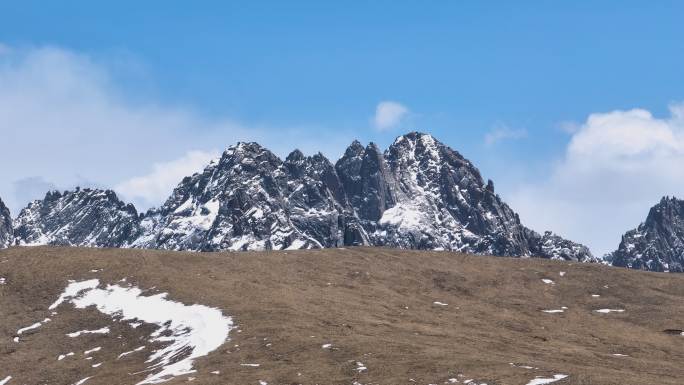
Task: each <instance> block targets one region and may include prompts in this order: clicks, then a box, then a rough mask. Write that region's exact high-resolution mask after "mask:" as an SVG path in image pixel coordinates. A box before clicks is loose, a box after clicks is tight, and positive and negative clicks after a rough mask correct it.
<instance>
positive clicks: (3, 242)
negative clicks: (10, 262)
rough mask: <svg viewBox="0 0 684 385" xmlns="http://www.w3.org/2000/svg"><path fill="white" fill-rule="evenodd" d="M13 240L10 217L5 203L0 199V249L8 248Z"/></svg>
mask: <svg viewBox="0 0 684 385" xmlns="http://www.w3.org/2000/svg"><path fill="white" fill-rule="evenodd" d="M13 240H14V231H13V228H12V217H11V216H10V211H9V209H8V208H7V206H5V203H4V202H3V201H2V199H0V249H2V248H5V247H8V246H9V245H11V244H12V242H13Z"/></svg>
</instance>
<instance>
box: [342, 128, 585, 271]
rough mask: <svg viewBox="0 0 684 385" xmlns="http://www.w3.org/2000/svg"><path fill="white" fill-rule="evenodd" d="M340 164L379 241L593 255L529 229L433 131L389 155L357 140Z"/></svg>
mask: <svg viewBox="0 0 684 385" xmlns="http://www.w3.org/2000/svg"><path fill="white" fill-rule="evenodd" d="M336 168H337V172H338V174H339V175H340V178H341V179H342V181H343V182H344V185H345V188H346V191H347V194H348V197H349V201H350V202H351V204H352V207H353V208H354V210H355V213H356V215H357V216H358V217H359V219H360V220H361V224H362V225H363V226H364V229H365V230H366V233H367V234H368V235H369V238H370V243H371V244H373V245H380V246H391V247H401V248H411V249H446V250H459V251H464V252H469V253H477V254H493V255H505V256H538V257H544V258H562V259H572V260H581V261H584V260H592V259H593V257H592V256H591V253H590V252H589V250H588V249H587V248H586V247H584V246H582V245H578V244H575V243H573V242H570V241H567V240H564V239H562V238H560V237H558V236H553V235H552V234H550V233H547V234H545V235H544V236H543V237H542V236H540V235H539V234H537V233H535V232H534V231H531V230H529V229H527V228H526V227H524V226H523V225H522V224H521V223H520V219H519V217H518V215H517V214H516V213H515V212H513V210H511V209H510V208H509V207H508V205H506V204H505V203H504V202H503V201H502V200H501V198H500V197H499V196H498V195H496V194H495V193H494V184H493V183H492V181H488V182H487V183H486V184H485V182H484V181H483V179H482V176H481V175H480V172H479V171H478V170H477V168H475V166H473V164H472V163H471V162H470V161H468V160H467V159H465V158H464V157H463V156H462V155H461V154H459V153H458V152H456V151H454V150H452V149H451V148H449V147H447V146H445V145H444V144H442V143H440V142H439V141H437V140H435V139H434V138H433V137H432V136H430V135H427V134H421V133H416V132H413V133H409V134H407V135H404V136H400V137H399V138H397V139H396V140H395V142H394V143H393V144H392V145H391V146H390V147H389V149H388V150H387V151H385V153H384V154H383V153H381V152H380V151H379V150H378V148H377V146H375V145H374V144H372V143H371V144H370V145H368V146H367V147H366V148H363V146H361V144H360V143H358V142H354V143H352V145H351V146H350V147H349V148H348V149H347V151H346V152H345V154H344V156H343V157H342V158H341V159H340V160H339V161H338V162H337V167H336Z"/></svg>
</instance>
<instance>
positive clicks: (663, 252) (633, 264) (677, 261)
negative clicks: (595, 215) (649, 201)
mask: <svg viewBox="0 0 684 385" xmlns="http://www.w3.org/2000/svg"><path fill="white" fill-rule="evenodd" d="M606 260H608V261H609V262H611V263H612V264H613V265H614V266H622V267H629V268H632V269H641V270H651V271H670V272H677V273H681V272H684V200H679V199H676V198H674V197H672V198H669V197H664V198H662V199H661V200H660V202H659V203H658V204H656V205H655V206H653V207H651V209H650V211H649V212H648V216H647V217H646V221H645V222H643V223H641V224H640V225H639V227H637V228H636V229H633V230H630V231H628V232H627V233H625V234H624V235H623V236H622V241H620V245H619V246H618V249H617V250H616V251H614V252H613V253H611V254H609V255H608V256H607V257H606Z"/></svg>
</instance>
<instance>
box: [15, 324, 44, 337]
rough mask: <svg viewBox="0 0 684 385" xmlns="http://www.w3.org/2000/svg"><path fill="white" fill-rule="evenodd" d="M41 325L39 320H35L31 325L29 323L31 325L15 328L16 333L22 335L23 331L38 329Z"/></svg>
mask: <svg viewBox="0 0 684 385" xmlns="http://www.w3.org/2000/svg"><path fill="white" fill-rule="evenodd" d="M41 325H42V324H41V323H40V322H36V323H34V324H33V325H31V326H27V327H25V328H21V329H19V330H17V335H22V334H23V333H24V332H27V331H29V330H33V329H38V328H39V327H40V326H41Z"/></svg>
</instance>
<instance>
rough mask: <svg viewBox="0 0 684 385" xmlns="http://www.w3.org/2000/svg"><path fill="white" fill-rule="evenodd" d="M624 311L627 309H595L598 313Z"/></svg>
mask: <svg viewBox="0 0 684 385" xmlns="http://www.w3.org/2000/svg"><path fill="white" fill-rule="evenodd" d="M624 311H625V309H598V310H594V312H596V313H603V314H607V313H624Z"/></svg>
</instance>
